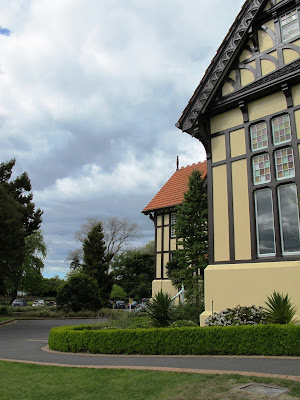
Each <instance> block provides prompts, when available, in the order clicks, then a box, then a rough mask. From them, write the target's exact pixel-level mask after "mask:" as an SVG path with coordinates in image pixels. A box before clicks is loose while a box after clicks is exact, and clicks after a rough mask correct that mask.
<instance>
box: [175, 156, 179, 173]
mask: <svg viewBox="0 0 300 400" xmlns="http://www.w3.org/2000/svg"><path fill="white" fill-rule="evenodd" d="M178 170H179V156H177V161H176V171H178Z"/></svg>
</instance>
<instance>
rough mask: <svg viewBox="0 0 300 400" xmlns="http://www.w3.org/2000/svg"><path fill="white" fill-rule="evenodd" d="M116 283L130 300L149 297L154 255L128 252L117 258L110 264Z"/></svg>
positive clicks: (138, 251) (133, 251)
mask: <svg viewBox="0 0 300 400" xmlns="http://www.w3.org/2000/svg"><path fill="white" fill-rule="evenodd" d="M112 269H113V274H114V276H115V279H116V282H117V283H118V285H120V286H121V287H122V288H123V289H124V290H125V292H126V293H127V295H128V296H129V297H130V298H133V299H135V300H140V299H142V298H143V297H150V296H151V290H152V280H153V274H154V255H153V254H148V253H146V252H142V251H140V250H130V251H127V252H124V253H122V254H120V255H119V256H117V257H116V258H115V260H114V262H113V264H112Z"/></svg>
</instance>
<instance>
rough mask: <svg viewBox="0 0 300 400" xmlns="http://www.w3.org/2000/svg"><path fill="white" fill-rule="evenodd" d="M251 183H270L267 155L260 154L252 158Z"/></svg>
mask: <svg viewBox="0 0 300 400" xmlns="http://www.w3.org/2000/svg"><path fill="white" fill-rule="evenodd" d="M252 162H253V182H254V185H260V184H261V183H266V182H270V181H271V172H270V171H271V170H270V159H269V154H261V155H260V156H256V157H253V160H252Z"/></svg>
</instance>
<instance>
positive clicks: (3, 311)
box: [0, 306, 9, 315]
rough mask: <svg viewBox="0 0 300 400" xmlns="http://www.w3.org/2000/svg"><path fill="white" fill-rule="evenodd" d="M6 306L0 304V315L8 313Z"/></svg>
mask: <svg viewBox="0 0 300 400" xmlns="http://www.w3.org/2000/svg"><path fill="white" fill-rule="evenodd" d="M8 314H9V313H8V307H5V306H0V315H8Z"/></svg>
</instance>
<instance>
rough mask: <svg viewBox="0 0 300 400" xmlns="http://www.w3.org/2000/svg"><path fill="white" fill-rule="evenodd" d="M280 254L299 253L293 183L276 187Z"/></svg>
mask: <svg viewBox="0 0 300 400" xmlns="http://www.w3.org/2000/svg"><path fill="white" fill-rule="evenodd" d="M278 206H279V220H280V231H281V246H282V254H283V255H289V254H295V253H298V254H299V253H300V232H299V209H298V196H297V187H296V185H295V184H289V185H282V186H279V187H278Z"/></svg>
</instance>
